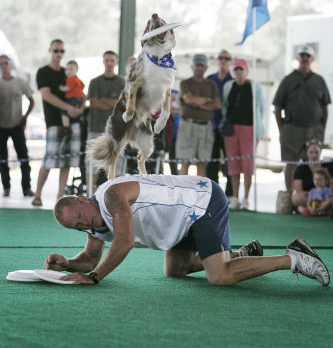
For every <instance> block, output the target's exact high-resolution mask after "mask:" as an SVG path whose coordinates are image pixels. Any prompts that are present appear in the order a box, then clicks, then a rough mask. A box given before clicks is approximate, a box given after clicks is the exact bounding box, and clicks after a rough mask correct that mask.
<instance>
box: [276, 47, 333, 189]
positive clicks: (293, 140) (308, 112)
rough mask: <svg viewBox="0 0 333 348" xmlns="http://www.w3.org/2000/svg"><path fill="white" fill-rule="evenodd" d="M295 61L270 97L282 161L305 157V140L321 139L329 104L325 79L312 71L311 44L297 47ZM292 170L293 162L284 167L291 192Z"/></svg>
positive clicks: (312, 52)
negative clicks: (294, 64) (274, 93)
mask: <svg viewBox="0 0 333 348" xmlns="http://www.w3.org/2000/svg"><path fill="white" fill-rule="evenodd" d="M297 60H298V62H299V67H298V69H296V70H294V71H293V72H292V73H290V74H289V75H287V76H286V77H285V78H284V79H283V80H282V82H281V84H280V86H279V88H278V90H277V92H276V95H275V97H274V100H273V105H274V106H275V117H276V122H277V125H278V127H279V130H280V144H281V158H282V161H298V160H300V159H302V158H305V157H306V154H305V143H306V142H307V141H309V140H311V139H314V138H315V139H318V140H321V141H323V138H324V133H325V127H326V121H327V115H328V111H327V105H328V104H330V103H331V98H330V95H329V91H328V88H327V86H326V83H325V80H324V79H323V77H322V76H320V75H318V74H316V73H314V72H313V71H311V63H312V62H313V60H314V49H313V48H312V47H311V46H310V45H304V46H302V47H300V48H299V49H298V50H297ZM282 110H284V113H285V117H284V118H283V117H282ZM295 169H296V164H287V165H286V168H285V183H286V188H287V191H288V192H290V193H292V180H293V175H294V171H295Z"/></svg>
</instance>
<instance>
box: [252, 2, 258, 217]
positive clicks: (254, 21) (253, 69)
mask: <svg viewBox="0 0 333 348" xmlns="http://www.w3.org/2000/svg"><path fill="white" fill-rule="evenodd" d="M255 30H256V8H255V7H253V8H252V33H253V50H252V71H253V78H252V83H251V85H252V107H253V173H254V211H257V165H256V152H257V132H256V126H257V122H256V119H257V118H256V114H257V91H256V57H255V53H256V40H255Z"/></svg>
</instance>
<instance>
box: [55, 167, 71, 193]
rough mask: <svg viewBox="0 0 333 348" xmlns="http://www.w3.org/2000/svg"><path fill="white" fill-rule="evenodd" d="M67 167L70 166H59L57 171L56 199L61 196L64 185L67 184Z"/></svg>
mask: <svg viewBox="0 0 333 348" xmlns="http://www.w3.org/2000/svg"><path fill="white" fill-rule="evenodd" d="M69 169H70V168H60V173H59V190H58V196H57V199H59V198H61V197H62V196H63V195H64V192H65V186H66V184H67V179H68V175H69Z"/></svg>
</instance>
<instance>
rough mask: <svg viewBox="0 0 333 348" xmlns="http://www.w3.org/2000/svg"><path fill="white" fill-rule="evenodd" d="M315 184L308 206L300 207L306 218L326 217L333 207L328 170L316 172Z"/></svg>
mask: <svg viewBox="0 0 333 348" xmlns="http://www.w3.org/2000/svg"><path fill="white" fill-rule="evenodd" d="M313 183H314V185H315V187H314V188H312V189H311V190H310V192H309V196H308V201H307V206H306V207H302V206H299V207H298V211H299V212H300V213H301V214H302V215H304V216H318V215H320V216H326V215H328V212H329V211H330V210H332V205H333V199H332V198H333V194H332V192H331V190H330V188H329V184H330V175H329V173H328V171H327V169H326V168H319V169H317V170H315V172H314V173H313Z"/></svg>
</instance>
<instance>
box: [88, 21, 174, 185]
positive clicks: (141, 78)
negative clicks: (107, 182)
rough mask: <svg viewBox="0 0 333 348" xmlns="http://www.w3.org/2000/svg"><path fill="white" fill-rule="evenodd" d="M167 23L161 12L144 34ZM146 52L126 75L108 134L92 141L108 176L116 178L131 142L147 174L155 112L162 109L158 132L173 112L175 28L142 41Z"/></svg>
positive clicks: (92, 151) (90, 147)
mask: <svg viewBox="0 0 333 348" xmlns="http://www.w3.org/2000/svg"><path fill="white" fill-rule="evenodd" d="M164 25H166V22H165V21H164V20H163V19H162V18H160V17H159V16H158V15H157V14H153V15H152V17H151V19H150V20H148V22H147V26H146V29H145V31H144V34H145V33H147V32H150V31H152V30H154V29H157V28H159V27H162V26H164ZM141 45H142V51H141V53H140V55H139V57H138V59H137V61H136V62H135V63H134V64H133V66H132V68H131V70H130V73H129V74H128V76H127V77H126V86H125V89H124V90H123V91H122V93H121V95H120V97H119V101H118V103H117V104H116V106H115V108H114V111H113V114H112V115H111V116H110V117H109V119H108V121H107V123H106V126H105V131H104V134H103V135H102V136H101V137H99V138H97V139H93V140H91V141H89V143H88V151H87V152H88V154H89V155H90V157H91V159H92V160H93V161H95V162H97V163H98V164H99V165H100V166H101V167H104V168H105V169H106V170H108V177H109V179H112V178H114V177H115V167H116V164H117V160H118V156H119V153H120V152H121V151H122V150H123V148H124V147H125V146H126V145H127V144H128V143H129V144H130V145H131V146H132V147H134V148H137V149H138V157H137V161H138V169H139V172H140V173H141V174H146V173H147V171H146V167H145V161H146V160H147V158H148V157H149V156H150V155H151V154H152V151H153V136H154V135H153V130H152V126H151V115H153V114H155V113H156V112H158V111H160V116H159V118H158V119H157V121H156V123H155V125H154V132H155V133H156V134H158V133H160V131H161V130H162V129H163V128H164V127H165V125H166V123H167V121H168V118H169V115H170V98H171V85H172V83H173V80H174V73H175V64H174V61H173V59H172V54H171V50H172V49H173V48H174V47H175V45H176V40H175V36H174V33H173V30H169V31H167V32H164V33H162V34H160V35H157V36H154V37H152V38H150V39H148V40H145V41H142V43H141Z"/></svg>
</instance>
